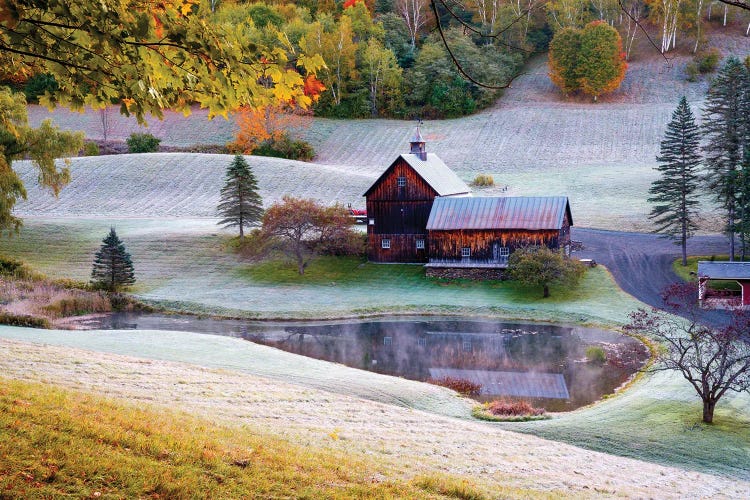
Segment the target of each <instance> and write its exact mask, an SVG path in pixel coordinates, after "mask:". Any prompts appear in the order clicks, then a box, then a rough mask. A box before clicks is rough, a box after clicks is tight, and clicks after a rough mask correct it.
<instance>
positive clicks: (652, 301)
mask: <svg viewBox="0 0 750 500" xmlns="http://www.w3.org/2000/svg"><path fill="white" fill-rule="evenodd" d="M572 236H573V239H574V240H578V241H581V242H582V243H583V247H584V248H583V250H582V251H581V252H577V253H576V255H577V256H578V257H579V258H587V259H594V260H595V261H596V262H598V263H601V264H604V265H605V266H607V268H608V269H609V270H610V272H611V273H612V276H614V278H615V281H617V284H618V285H619V286H620V288H622V289H623V290H624V291H626V292H627V293H629V294H630V295H632V296H634V297H635V298H637V299H638V300H640V301H641V302H645V303H646V304H649V305H652V306H654V307H661V306H662V305H663V300H662V298H661V291H662V290H663V289H664V287H666V286H667V285H670V284H671V283H674V282H675V281H679V278H678V277H677V275H676V274H675V273H674V271H672V262H673V261H674V260H675V259H676V258H678V257H679V255H680V248H679V246H677V245H674V244H673V242H672V241H670V240H667V239H665V238H661V237H659V236H658V235H655V234H644V233H626V232H621V231H602V230H597V229H583V228H573V231H572ZM727 250H728V241H727V238H726V237H725V236H723V235H711V236H695V237H693V238H691V239H690V240H688V253H689V254H692V255H715V254H716V255H719V254H726V253H727ZM727 317H728V316H727V314H726V313H725V312H723V311H706V312H705V314H704V316H703V319H704V320H705V321H707V322H708V323H711V324H724V323H725V322H726V321H727Z"/></svg>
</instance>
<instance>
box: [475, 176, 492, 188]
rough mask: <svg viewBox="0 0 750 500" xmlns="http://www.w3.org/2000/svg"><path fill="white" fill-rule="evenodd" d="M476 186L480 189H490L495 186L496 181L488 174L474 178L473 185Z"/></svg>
mask: <svg viewBox="0 0 750 500" xmlns="http://www.w3.org/2000/svg"><path fill="white" fill-rule="evenodd" d="M471 184H472V185H474V186H478V187H489V186H494V185H495V179H494V177H492V176H491V175H487V174H479V175H477V176H476V177H474V180H473V181H472V183H471Z"/></svg>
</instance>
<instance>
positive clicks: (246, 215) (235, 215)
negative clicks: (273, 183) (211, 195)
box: [218, 155, 263, 238]
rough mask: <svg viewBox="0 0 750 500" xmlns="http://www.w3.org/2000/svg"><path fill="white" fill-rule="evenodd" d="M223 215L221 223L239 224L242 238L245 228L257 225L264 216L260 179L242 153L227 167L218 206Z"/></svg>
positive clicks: (226, 225) (227, 224)
mask: <svg viewBox="0 0 750 500" xmlns="http://www.w3.org/2000/svg"><path fill="white" fill-rule="evenodd" d="M218 210H219V214H220V215H221V216H222V217H223V219H222V220H220V221H219V225H222V226H225V227H233V226H238V227H239V228H240V238H243V237H244V236H245V232H244V228H245V227H250V226H253V225H257V224H258V223H259V222H260V220H261V219H262V218H263V202H262V200H261V198H260V195H259V194H258V181H257V180H256V179H255V175H253V171H252V170H251V169H250V166H249V165H248V164H247V162H246V161H245V158H244V157H243V156H242V155H236V156H235V157H234V160H232V163H231V164H230V165H229V167H228V168H227V176H226V183H225V184H224V187H223V188H221V199H220V200H219V206H218Z"/></svg>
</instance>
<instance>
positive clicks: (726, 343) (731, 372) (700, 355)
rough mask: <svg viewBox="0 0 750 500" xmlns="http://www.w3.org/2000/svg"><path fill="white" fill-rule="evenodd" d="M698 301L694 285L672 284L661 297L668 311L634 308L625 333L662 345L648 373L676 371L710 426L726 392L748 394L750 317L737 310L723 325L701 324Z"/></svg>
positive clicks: (733, 311)
mask: <svg viewBox="0 0 750 500" xmlns="http://www.w3.org/2000/svg"><path fill="white" fill-rule="evenodd" d="M697 297H698V290H697V286H696V285H695V284H694V283H688V284H685V283H680V284H675V285H672V286H670V287H668V288H667V289H666V290H665V291H664V294H663V298H664V301H665V304H666V308H667V312H665V311H661V310H658V309H652V310H651V311H646V310H645V309H638V310H637V311H636V312H634V313H632V314H631V315H630V319H631V322H630V324H629V325H628V326H627V327H626V329H628V330H630V331H633V332H636V333H639V334H644V335H647V336H648V337H650V338H652V339H654V340H656V341H658V342H659V343H660V344H662V346H663V349H660V350H659V351H658V352H657V354H656V363H655V364H654V366H653V367H652V368H650V370H652V371H665V370H669V371H678V372H680V373H681V374H682V376H683V377H685V380H687V381H688V382H690V385H692V386H693V388H694V389H695V392H697V393H698V396H700V398H701V400H702V401H703V421H704V422H706V423H708V424H710V423H712V422H713V419H714V410H715V408H716V404H717V403H718V402H719V400H720V399H721V398H722V397H723V396H724V395H725V394H726V393H727V392H730V391H731V392H748V391H750V343H749V342H750V334H749V333H748V332H749V328H750V315H748V313H747V312H745V311H744V310H742V309H740V308H737V309H734V310H732V311H731V321H730V323H729V324H728V325H727V326H724V327H720V328H717V327H713V326H708V325H705V324H702V323H701V322H700V320H699V318H700V308H699V306H698V304H697ZM669 313H673V314H669ZM677 315H679V316H677Z"/></svg>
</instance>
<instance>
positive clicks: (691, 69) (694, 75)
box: [685, 61, 700, 82]
mask: <svg viewBox="0 0 750 500" xmlns="http://www.w3.org/2000/svg"><path fill="white" fill-rule="evenodd" d="M685 74H686V75H687V77H686V80H687V81H689V82H695V81H697V80H698V75H699V74H700V71H699V70H698V64H697V63H696V62H695V61H693V62H689V63H687V64H686V65H685Z"/></svg>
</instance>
